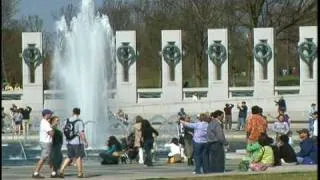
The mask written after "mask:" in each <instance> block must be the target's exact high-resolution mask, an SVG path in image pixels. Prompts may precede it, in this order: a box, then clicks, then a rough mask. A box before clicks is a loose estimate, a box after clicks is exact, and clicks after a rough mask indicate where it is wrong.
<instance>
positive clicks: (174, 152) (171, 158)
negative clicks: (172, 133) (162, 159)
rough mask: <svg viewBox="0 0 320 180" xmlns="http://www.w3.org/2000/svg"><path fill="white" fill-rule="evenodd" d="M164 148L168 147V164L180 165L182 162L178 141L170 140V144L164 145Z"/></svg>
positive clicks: (175, 139)
mask: <svg viewBox="0 0 320 180" xmlns="http://www.w3.org/2000/svg"><path fill="white" fill-rule="evenodd" d="M164 147H170V152H169V154H168V163H180V162H181V161H182V159H181V152H180V146H179V140H178V139H177V138H172V140H171V143H170V144H165V145H164Z"/></svg>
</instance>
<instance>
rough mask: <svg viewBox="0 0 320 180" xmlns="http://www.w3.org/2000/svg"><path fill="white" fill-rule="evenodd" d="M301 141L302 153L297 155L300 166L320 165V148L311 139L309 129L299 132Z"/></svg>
mask: <svg viewBox="0 0 320 180" xmlns="http://www.w3.org/2000/svg"><path fill="white" fill-rule="evenodd" d="M297 133H298V134H299V137H300V139H301V142H300V152H298V153H297V161H298V163H299V164H318V147H317V146H316V145H315V144H314V143H313V141H312V139H311V138H310V133H309V130H308V129H301V130H299V131H297Z"/></svg>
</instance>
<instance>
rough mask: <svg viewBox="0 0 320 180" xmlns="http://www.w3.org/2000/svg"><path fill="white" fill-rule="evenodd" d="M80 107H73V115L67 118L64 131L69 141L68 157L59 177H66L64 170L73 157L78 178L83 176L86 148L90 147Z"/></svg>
mask: <svg viewBox="0 0 320 180" xmlns="http://www.w3.org/2000/svg"><path fill="white" fill-rule="evenodd" d="M79 116H80V109H79V108H73V113H72V117H70V118H68V119H67V122H66V124H65V126H64V128H63V133H64V135H65V137H66V141H67V150H68V157H67V158H66V159H65V160H64V162H63V163H62V165H61V168H60V173H59V175H58V176H59V177H61V178H63V177H64V170H65V168H66V167H67V166H68V165H69V163H70V161H71V159H75V161H76V166H77V171H78V178H83V177H84V175H83V162H82V159H83V157H84V156H85V152H84V148H85V147H88V141H87V138H86V135H85V132H84V123H83V121H82V120H81V119H80V117H79Z"/></svg>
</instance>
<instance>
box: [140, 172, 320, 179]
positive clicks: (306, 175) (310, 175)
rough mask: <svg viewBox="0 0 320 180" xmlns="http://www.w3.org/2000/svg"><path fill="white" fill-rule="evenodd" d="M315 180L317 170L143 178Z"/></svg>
mask: <svg viewBox="0 0 320 180" xmlns="http://www.w3.org/2000/svg"><path fill="white" fill-rule="evenodd" d="M167 179H173V180H211V179H214V180H316V179H317V172H316V171H312V172H287V173H265V174H250V175H225V176H202V177H201V176H195V177H182V178H181V177H179V178H149V179H143V180H167Z"/></svg>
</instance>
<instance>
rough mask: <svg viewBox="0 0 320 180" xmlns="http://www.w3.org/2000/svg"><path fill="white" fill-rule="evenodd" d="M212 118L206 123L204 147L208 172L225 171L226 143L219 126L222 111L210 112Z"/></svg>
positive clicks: (222, 115) (221, 119)
mask: <svg viewBox="0 0 320 180" xmlns="http://www.w3.org/2000/svg"><path fill="white" fill-rule="evenodd" d="M212 117H213V118H212V120H211V121H210V122H209V124H208V128H207V138H208V143H207V146H206V148H205V154H206V155H205V156H206V157H207V158H208V173H217V172H224V171H225V149H224V148H225V146H227V145H228V143H227V141H226V138H225V136H224V133H223V129H222V127H221V121H223V118H224V113H223V112H222V111H220V110H216V111H215V112H213V113H212Z"/></svg>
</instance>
